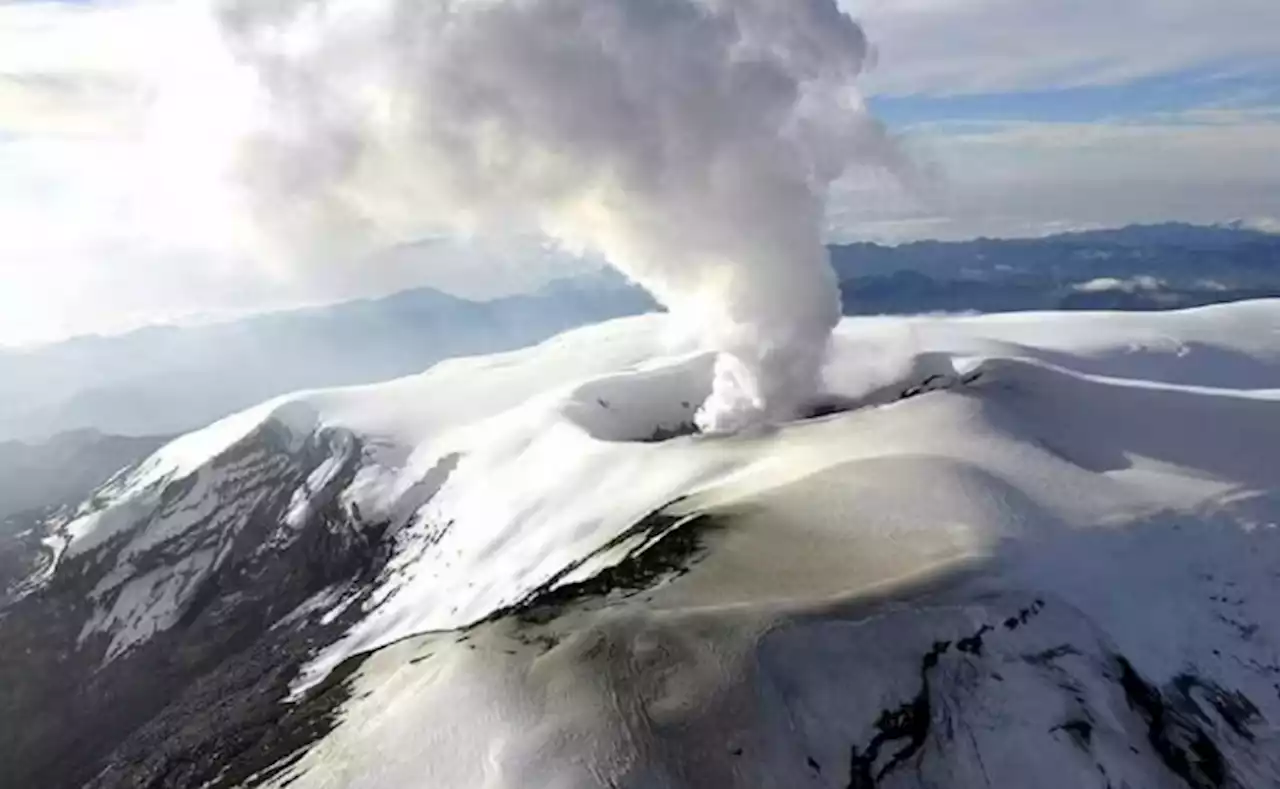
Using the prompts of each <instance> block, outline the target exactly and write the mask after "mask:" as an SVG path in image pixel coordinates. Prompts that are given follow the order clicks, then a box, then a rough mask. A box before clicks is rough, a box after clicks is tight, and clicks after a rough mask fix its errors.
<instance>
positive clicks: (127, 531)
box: [0, 301, 1280, 789]
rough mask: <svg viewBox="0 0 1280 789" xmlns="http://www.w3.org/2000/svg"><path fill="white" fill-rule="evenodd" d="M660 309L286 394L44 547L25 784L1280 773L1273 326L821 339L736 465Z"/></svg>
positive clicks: (652, 783) (1279, 520)
mask: <svg viewBox="0 0 1280 789" xmlns="http://www.w3.org/2000/svg"><path fill="white" fill-rule="evenodd" d="M668 321H669V319H668V318H666V317H664V316H660V315H650V316H643V317H638V318H628V319H623V320H618V321H614V322H610V323H606V324H601V325H598V326H593V327H589V328H586V329H581V330H577V331H574V332H571V333H568V334H565V335H561V336H559V337H557V338H555V339H553V340H551V341H549V342H546V343H544V344H542V345H539V346H537V347H534V348H530V349H526V350H522V351H516V352H512V353H507V354H502V355H497V356H490V357H479V358H472V359H461V360H455V361H450V362H445V363H443V364H439V365H437V366H435V367H433V368H431V369H430V370H428V371H426V372H424V373H422V374H420V375H417V376H412V377H409V378H405V379H401V380H398V381H395V382H392V383H388V384H380V385H375V386H368V387H359V388H347V389H335V390H323V391H314V392H305V393H300V394H297V395H291V396H287V397H283V398H279V399H277V400H274V401H271V402H269V403H266V404H263V405H262V406H260V407H258V408H255V409H252V410H250V411H247V412H244V413H241V414H238V415H236V416H234V417H231V418H229V419H226V420H223V421H222V422H219V423H217V424H214V425H212V426H210V427H209V428H206V429H205V430H202V431H198V432H196V433H193V434H190V435H188V436H185V437H183V438H180V439H178V440H177V441H175V442H173V443H171V444H170V445H168V446H166V447H165V448H163V449H161V450H160V451H159V452H158V453H157V454H155V455H154V456H153V457H151V458H150V459H149V460H147V461H145V462H144V463H142V464H141V465H139V466H138V467H136V468H134V469H131V470H127V471H125V472H122V473H121V474H120V475H118V476H117V477H116V478H115V479H113V480H112V481H111V482H109V483H108V484H107V485H106V486H104V488H102V489H101V490H100V491H99V492H98V494H96V495H95V496H94V497H93V498H92V499H91V500H90V501H89V502H86V503H85V504H84V505H82V506H81V507H80V508H79V509H78V510H75V511H69V512H66V513H64V514H63V515H61V516H59V517H57V518H55V519H53V520H51V521H50V522H48V523H46V524H45V526H44V528H45V530H46V536H45V546H46V551H45V553H44V554H43V556H41V557H39V558H33V559H32V570H31V574H30V576H29V578H28V579H27V580H26V581H25V582H24V584H23V585H22V586H20V587H19V588H18V589H16V590H15V591H14V594H13V595H12V600H11V601H10V602H9V603H8V604H6V606H5V608H3V609H0V638H3V639H5V641H6V643H15V644H20V645H22V646H23V647H24V649H25V651H24V652H23V653H22V654H21V655H20V656H19V655H18V654H17V650H9V652H7V653H6V655H5V656H4V657H0V676H3V677H4V678H5V682H6V683H11V682H17V683H26V686H25V687H26V688H27V689H26V690H12V689H11V690H6V691H3V692H0V704H2V705H3V706H0V714H2V715H3V716H4V717H5V718H6V719H7V720H6V722H5V724H4V725H6V726H13V725H15V724H12V723H10V722H9V721H12V720H16V719H17V718H16V716H25V718H26V719H28V720H29V719H32V718H34V719H35V720H36V722H35V723H34V724H33V725H32V726H30V727H26V730H25V731H24V732H18V730H17V729H15V730H14V734H13V736H12V737H0V743H3V744H0V756H3V757H4V760H5V761H6V762H7V763H11V764H13V765H16V768H15V769H14V771H13V774H14V775H17V776H19V778H20V779H22V780H25V781H27V783H19V784H16V785H21V786H27V785H30V786H36V785H39V786H62V785H66V786H79V785H91V786H102V787H105V786H155V787H160V786H166V787H168V786H173V787H178V786H200V785H206V784H207V785H213V786H236V785H244V786H252V785H259V784H262V785H272V786H284V785H286V784H287V785H289V786H291V787H294V788H295V789H297V788H298V787H347V786H351V787H417V786H421V787H494V789H496V788H497V787H533V786H538V787H544V786H545V787H553V786H554V787H584V789H585V787H637V789H639V788H640V787H682V788H683V787H775V786H776V787H794V786H815V787H817V786H831V787H868V786H885V787H889V786H921V787H923V786H949V787H961V786H1063V787H1084V786H1097V787H1105V786H1125V785H1128V786H1171V787H1172V786H1186V785H1190V786H1194V787H1201V786H1204V787H1210V786H1241V787H1257V786H1275V785H1280V738H1278V735H1277V733H1276V728H1275V727H1276V724H1277V723H1278V722H1280V614H1278V613H1277V612H1276V609H1275V606H1274V605H1273V600H1274V599H1275V595H1276V594H1277V592H1280V541H1278V540H1277V536H1276V535H1277V533H1278V532H1277V528H1280V302H1277V301H1257V302H1248V303H1240V304H1234V305H1229V306H1221V307H1212V308H1204V309H1199V310H1193V311H1186V312H1177V313H1160V314H1153V313H1142V314H1138V313H1133V314H1121V313H1073V314H1056V313H1034V314H1032V313H1027V314H1014V315H1002V316H984V317H946V318H943V317H922V318H912V319H902V318H892V319H891V318H859V319H846V320H845V321H844V322H843V323H842V324H841V325H840V326H839V327H838V329H837V331H836V334H835V338H834V341H833V349H832V353H831V356H830V361H829V363H828V365H827V367H826V369H825V371H824V380H825V390H824V395H823V398H822V400H821V402H817V403H815V404H814V407H813V409H812V411H813V412H814V413H816V414H818V415H817V416H815V417H813V418H809V419H803V420H799V421H796V422H793V423H789V424H784V425H778V426H774V427H770V428H768V429H757V430H754V431H751V432H748V433H742V434H738V435H732V436H701V435H696V434H691V430H690V423H691V421H692V419H693V416H694V412H695V410H696V409H697V408H698V406H699V405H700V404H701V403H702V402H703V401H704V400H705V399H706V397H707V395H708V392H709V389H710V385H711V378H712V368H713V364H714V359H713V358H712V356H711V355H709V354H706V353H703V352H701V351H699V350H698V349H697V348H696V347H695V346H694V345H693V344H692V342H691V341H690V340H688V339H687V338H685V337H683V336H682V335H679V334H677V333H675V332H674V331H673V330H672V327H671V326H669V325H668ZM10 653H13V654H10ZM55 664H56V668H55V667H54V666H55ZM31 677H35V678H34V679H31ZM68 677H70V678H71V679H74V680H76V681H68ZM76 678H79V679H76ZM77 683H80V684H79V685H77ZM155 688H159V689H161V690H163V693H164V694H165V696H164V697H163V698H161V699H159V700H158V701H157V700H155V699H151V700H148V701H146V702H142V701H138V700H137V699H136V698H135V697H136V696H138V695H139V694H143V695H147V694H148V691H149V690H150V694H149V695H152V696H154V695H156V691H155V690H154V689H155ZM122 699H123V701H121V700H122ZM211 699H212V700H216V702H217V703H216V704H214V703H212V702H211V701H210V700H211ZM211 705H212V706H211ZM54 708H56V709H57V710H58V711H56V712H51V711H49V710H51V709H54ZM64 708H65V711H64ZM211 710H216V712H215V711H211ZM42 715H48V716H54V717H52V718H50V719H49V720H47V721H46V720H42V719H41V718H40V716H42ZM94 715H97V716H102V717H103V719H104V720H109V721H111V722H112V723H113V726H114V728H112V727H104V726H103V725H101V722H100V721H95V720H93V718H92V716H94ZM104 728H107V729H110V731H104ZM175 732H177V733H178V734H175ZM6 749H7V750H6ZM286 757H287V759H286ZM281 760H286V761H281ZM86 782H87V784H86Z"/></svg>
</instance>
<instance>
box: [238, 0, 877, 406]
mask: <svg viewBox="0 0 1280 789" xmlns="http://www.w3.org/2000/svg"><path fill="white" fill-rule="evenodd" d="M220 19H221V23H222V25H223V28H224V31H225V33H226V35H227V38H228V41H229V42H230V44H231V46H232V47H233V49H234V51H235V53H236V55H237V57H238V58H240V59H241V60H242V62H246V63H249V64H252V66H253V67H254V69H255V70H256V71H257V73H258V74H259V77H260V79H261V80H262V83H263V84H264V85H265V86H266V87H267V89H268V94H269V96H270V100H271V112H270V117H271V119H272V120H271V123H270V124H269V125H268V126H267V127H266V128H265V129H264V130H263V131H262V133H261V134H258V135H256V136H255V137H254V139H253V140H252V144H251V145H250V147H249V148H248V149H247V156H246V158H245V159H244V162H243V168H244V175H245V178H246V179H247V180H248V182H249V183H250V184H251V185H252V186H253V189H254V194H255V195H257V196H258V198H259V199H260V200H261V201H262V202H261V204H260V208H259V211H258V213H259V215H260V216H262V217H267V218H269V220H270V222H271V223H272V224H273V226H274V229H275V231H276V232H277V234H283V235H284V236H285V237H293V238H295V239H325V242H324V243H326V244H334V243H338V242H337V241H335V240H334V239H335V237H337V238H342V239H349V238H361V239H368V238H383V239H396V238H398V237H401V236H405V235H411V234H413V233H415V232H421V230H422V228H423V227H427V226H432V227H447V228H449V229H451V230H452V231H454V232H463V233H479V234H484V233H493V232H511V231H513V230H526V229H534V230H537V231H539V232H541V233H543V234H546V235H547V236H550V237H551V238H553V239H555V240H557V241H558V242H559V243H561V244H562V245H564V246H565V247H567V248H569V249H572V250H576V251H589V252H594V253H598V254H600V255H602V256H603V257H604V258H605V259H607V260H608V261H609V262H610V263H611V264H612V265H614V266H615V267H617V268H618V269H620V270H621V271H622V272H624V273H625V274H626V275H627V276H629V277H630V278H632V279H633V280H635V281H636V282H637V283H639V284H640V285H642V286H643V287H645V288H646V289H648V290H649V291H650V292H651V293H652V294H653V295H654V296H655V297H656V298H658V299H659V300H660V301H661V302H662V303H663V304H665V305H666V306H667V307H668V308H669V309H670V310H671V312H672V313H673V315H676V316H678V317H680V318H682V319H684V320H685V321H688V322H689V323H691V324H693V325H694V326H696V327H697V329H698V330H699V331H700V332H701V334H702V336H703V337H704V339H705V342H706V344H707V345H708V347H709V348H711V349H714V350H715V351H717V352H718V354H719V356H718V361H717V366H716V374H715V380H714V382H713V392H712V394H711V396H710V398H709V399H708V400H707V402H706V403H705V404H704V405H703V407H702V409H701V411H700V412H699V416H698V421H699V424H700V426H701V427H702V428H703V429H704V430H709V431H724V430H734V429H737V428H740V427H742V426H744V425H747V424H751V423H753V422H757V421H761V420H778V419H786V418H790V417H792V416H794V415H795V413H796V411H797V409H799V408H800V407H802V406H803V405H804V403H805V401H806V400H807V399H808V398H810V397H811V396H812V395H813V393H814V390H815V388H816V387H817V386H818V382H819V375H820V371H821V367H822V362H823V359H824V356H825V353H826V350H827V346H828V342H829V338H830V332H831V329H832V328H833V326H834V325H835V323H836V321H837V320H838V319H839V312H840V309H839V294H838V290H837V283H836V281H835V276H834V274H833V272H832V270H831V267H830V265H829V262H828V259H827V252H826V249H825V246H824V243H823V223H824V215H825V211H824V202H825V198H826V194H827V190H828V187H829V186H830V184H831V183H832V181H833V180H834V179H836V178H838V177H839V176H840V175H841V174H842V173H844V172H845V171H846V170H847V169H848V168H849V167H851V166H857V167H873V168H889V169H893V168H894V167H895V166H896V163H897V159H898V156H897V153H896V152H895V149H894V147H893V146H892V144H891V143H890V142H889V141H888V139H887V138H886V136H885V134H884V133H883V131H882V130H881V128H880V126H879V125H878V124H876V123H875V122H874V120H873V119H871V118H870V116H869V115H868V114H867V112H866V109H865V106H864V103H863V101H862V99H861V96H860V94H859V93H858V92H857V90H856V88H855V86H854V80H855V78H856V77H857V76H858V74H859V72H860V70H861V69H862V67H863V64H864V61H865V59H866V57H867V51H868V49H867V42H866V40H865V38H864V36H863V33H862V30H861V29H860V28H859V27H858V25H857V24H855V23H854V22H853V21H852V20H851V19H850V18H849V17H848V16H846V15H845V14H844V13H843V12H841V11H840V10H839V9H838V8H837V6H836V4H835V2H834V0H434V1H433V0H372V2H370V0H359V1H356V0H338V1H337V2H319V1H318V0H316V1H303V2H298V1H297V0H292V1H290V0H285V1H284V2H280V1H278V0H277V1H274V2H264V0H236V1H235V2H231V3H226V4H224V5H222V6H221V7H220ZM320 229H323V230H324V232H323V233H321V232H318V231H319V230H320Z"/></svg>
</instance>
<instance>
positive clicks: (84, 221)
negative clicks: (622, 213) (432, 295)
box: [0, 0, 1280, 345]
mask: <svg viewBox="0 0 1280 789" xmlns="http://www.w3.org/2000/svg"><path fill="white" fill-rule="evenodd" d="M842 2H843V5H844V7H845V9H846V10H847V11H849V12H850V13H851V14H852V15H853V16H854V17H855V18H856V19H858V20H859V21H860V22H861V24H862V25H863V27H864V29H865V31H866V34H867V36H868V38H869V39H870V41H871V43H872V46H873V47H874V49H875V58H874V64H873V68H872V69H871V70H870V72H869V73H867V74H866V75H865V76H864V78H863V81H862V87H863V90H864V92H865V94H866V95H867V97H868V103H869V106H870V108H871V109H872V111H873V112H874V113H875V114H876V115H877V117H879V118H880V119H881V120H882V121H883V122H884V123H885V124H886V126H887V127H888V128H889V130H890V132H891V133H892V134H893V135H894V137H895V138H896V139H897V140H898V142H899V144H900V145H901V146H902V148H903V149H904V150H905V151H907V152H908V153H909V154H910V156H911V159H912V161H913V162H915V163H916V164H917V169H918V170H919V172H920V173H922V174H923V176H922V177H921V178H920V179H918V181H917V182H915V183H913V184H912V185H911V186H910V187H906V186H903V185H900V184H897V183H895V182H892V181H891V179H884V180H873V181H870V182H869V181H867V180H865V179H862V180H859V181H857V182H849V183H842V184H837V187H836V189H835V190H834V193H833V195H832V199H831V202H830V206H829V211H828V215H829V216H828V233H829V236H830V239H831V240H832V241H843V240H854V239H871V240H879V241H885V242H900V241H906V240H912V239H917V238H944V239H947V238H967V237H973V236H976V235H995V236H1006V235H1017V236H1022V235H1042V234H1045V233H1049V232H1054V231H1057V230H1063V229H1071V228H1081V227H1097V226H1112V225H1121V224H1126V223H1130V222H1148V221H1164V220H1184V221H1193V222H1217V221H1227V220H1234V219H1246V220H1250V221H1255V222H1257V223H1258V224H1259V226H1265V227H1274V226H1277V225H1276V224H1275V222H1276V218H1277V217H1280V45H1277V43H1276V38H1275V31H1276V30H1280V2H1276V0H1220V1H1219V2H1213V3H1208V2H1204V0H842ZM252 79H253V77H252V75H251V74H250V73H248V72H247V70H246V69H245V68H244V66H243V65H242V64H239V63H237V62H236V61H235V60H234V58H232V57H231V55H230V54H229V52H228V51H227V49H226V47H225V46H223V41H222V39H221V38H220V36H219V33H218V30H217V29H216V27H215V26H213V25H212V24H211V22H210V19H209V17H208V15H207V14H206V13H205V10H204V5H203V3H202V0H78V1H76V2H67V1H64V2H37V1H31V0H18V1H17V2H14V0H0V345H22V344H27V343H36V342H46V341H51V340H56V339H59V338H62V337H66V336H70V335H76V334H83V333H110V332H117V331H122V330H127V329H129V328H132V327H136V326H139V325H144V324H147V323H154V322H164V321H191V320H202V319H210V318H221V317H227V316H232V315H236V314H241V313H247V312H254V311H261V310H266V309H274V308H280V307H285V306H292V305H298V304H308V303H321V302H329V301H335V300H341V299H344V298H350V297H359V296H369V295H377V294H381V293H388V292H393V291H395V290H398V289H403V288H406V287H411V286H416V285H432V286H436V287H440V288H442V289H445V290H449V291H451V292H455V293H459V294H461V295H465V296H470V297H475V298H484V297H490V296H495V295H501V294H503V293H506V292H516V291H520V290H524V289H527V288H530V287H534V286H536V285H537V284H538V283H539V282H542V281H545V280H546V279H547V278H548V277H552V276H557V275H571V274H573V273H576V272H577V271H580V270H582V269H584V268H588V267H590V266H591V265H592V264H591V263H590V262H588V261H580V260H575V259H573V258H571V257H570V256H567V255H565V254H563V253H560V252H558V251H556V250H555V249H553V248H551V247H549V246H548V245H547V244H546V243H545V242H542V241H540V240H538V239H534V238H512V239H506V240H502V241H496V240H486V241H485V242H483V243H481V242H479V241H477V240H475V239H471V240H454V239H445V238H438V239H429V240H426V241H424V242H423V243H415V244H412V245H410V246H404V247H396V248H391V249H387V250H383V251H381V252H377V253H373V254H362V255H352V256H349V257H347V258H340V259H338V260H336V261H334V262H329V263H326V264H325V265H315V266H305V267H297V266H283V265H279V264H277V263H274V262H273V259H272V256H271V255H270V254H268V253H267V252H266V251H264V250H261V249H256V248H254V249H246V248H245V246H244V245H243V244H242V243H240V242H239V239H241V238H242V237H243V232H242V231H243V227H242V224H243V221H244V214H243V210H242V206H241V205H239V204H238V203H236V202H235V199H234V198H233V197H232V196H231V195H229V194H228V192H227V191H226V190H225V189H224V188H223V182H222V180H220V179H221V178H222V173H224V172H225V169H226V166H227V164H228V162H227V161H226V160H225V157H226V156H227V153H226V151H225V150H224V149H223V148H222V147H221V146H219V145H217V144H215V143H216V141H217V140H220V139H224V138H225V137H226V136H227V135H228V134H229V133H231V132H233V131H234V130H235V129H236V128H239V127H240V126H243V125H244V124H246V123H250V122H251V121H252V118H253V113H254V107H253V106H252V102H251V101H250V100H249V99H248V98H247V97H248V96H249V95H251V93H252V91H251V89H250V88H251V85H250V83H251V81H252Z"/></svg>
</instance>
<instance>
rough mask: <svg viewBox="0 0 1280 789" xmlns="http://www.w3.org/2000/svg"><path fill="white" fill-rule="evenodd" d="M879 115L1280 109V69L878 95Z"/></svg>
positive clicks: (953, 118)
mask: <svg viewBox="0 0 1280 789" xmlns="http://www.w3.org/2000/svg"><path fill="white" fill-rule="evenodd" d="M868 103H869V104H870V106H871V110H872V112H873V113H874V114H875V115H876V116H877V117H879V118H880V119H881V120H883V121H884V122H885V123H886V124H888V125H889V126H890V127H895V128H902V127H906V126H912V125H916V124H924V123H948V122H958V121H961V122H963V121H977V122H981V121H993V122H998V121H1040V122H1057V123H1090V122H1095V121H1109V120H1124V119H1126V118H1137V117H1143V116H1151V115H1161V114H1175V113H1180V112H1187V111H1189V110H1197V109H1257V108H1265V107H1280V71H1254V72H1236V73H1231V72H1229V71H1224V70H1222V69H1214V70H1210V69H1198V70H1195V71H1184V72H1179V73H1176V74H1167V75H1160V76H1156V77H1147V78H1144V79H1139V80H1134V81H1132V82H1128V83H1124V84H1119V85H1097V86H1087V87H1077V88H1061V89H1052V90H1034V91H1021V92H1013V93H979V94H965V95H954V96H925V95H913V96H872V97H870V98H869V99H868Z"/></svg>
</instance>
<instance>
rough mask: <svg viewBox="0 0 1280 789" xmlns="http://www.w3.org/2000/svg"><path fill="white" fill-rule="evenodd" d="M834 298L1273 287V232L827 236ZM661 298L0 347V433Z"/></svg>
mask: <svg viewBox="0 0 1280 789" xmlns="http://www.w3.org/2000/svg"><path fill="white" fill-rule="evenodd" d="M831 253H832V261H833V265H834V266H835V269H836V271H837V273H838V275H839V277H840V281H841V289H842V292H843V299H844V310H845V312H846V314H851V315H853V314H903V313H920V312H961V311H977V312H1000V311H1009V310H1026V309H1069V310H1070V309H1125V310H1149V309H1167V308H1174V307H1185V306H1194V305H1200V304H1209V303H1218V302H1227V301H1237V300H1242V299H1247V298H1257V297H1267V296H1280V236H1278V235H1272V234H1268V233H1264V232H1259V231H1256V230H1251V229H1249V228H1246V227H1244V226H1239V225H1234V226H1233V225H1226V226H1208V227H1205V226H1197V225H1186V224H1177V223H1170V224H1162V225H1145V226H1132V227H1125V228H1120V229H1116V230H1098V231H1088V232H1081V233H1069V234H1062V235H1056V236H1048V237H1045V238H1036V239H985V238H984V239H977V240H974V241H966V242H936V241H921V242H915V243H910V244H902V245H899V246H882V245H878V244H870V243H858V244H848V245H841V246H833V247H832V248H831ZM653 309H656V305H655V304H654V302H653V301H652V299H650V298H649V297H648V295H647V294H645V293H644V292H643V291H641V290H639V289H638V288H635V287H633V286H630V285H628V284H626V283H625V282H623V281H622V280H621V279H620V278H619V277H617V276H614V275H611V274H608V273H604V274H597V275H591V276H587V277H582V278H578V279H574V280H565V281H558V282H554V283H552V284H550V285H548V286H546V287H544V288H543V289H541V290H539V291H537V292H535V293H531V294H528V295H521V296H514V297H509V298H503V299H497V300H494V301H488V302H474V301H467V300H465V299H460V298H456V297H453V296H449V295H447V294H444V293H441V292H439V291H436V290H432V289H428V288H424V289H417V290H411V291H405V292H403V293H399V294H396V295H393V296H390V297H387V298H382V299H375V300H363V301H353V302H348V303H343V304H337V305H333V306H327V307H318V308H311V309H303V310H292V311H287V312H279V313H273V314H267V315H260V316H255V317H250V318H246V319H242V320H238V321H234V322H228V323H223V324H216V325H206V326H197V327H183V328H177V327H155V328H148V329H143V330H140V331H136V332H132V333H129V334H125V335H121V336H117V337H86V338H80V339H74V340H70V341H67V342H63V343H58V344H54V345H49V346H45V347H42V348H37V349H33V350H26V351H3V350H0V441H3V440H6V439H15V438H17V439H43V438H44V437H47V436H51V435H54V434H56V433H59V432H62V431H66V430H73V429H81V428H93V429H96V430H100V431H103V432H106V433H115V434H123V435H147V434H162V433H163V434H167V433H175V432H180V431H184V430H189V429H192V428H195V427H198V426H200V425H202V424H205V423H208V422H210V421H212V420H214V419H217V418H219V417H221V416H223V415H225V414H228V413H231V412H233V411H236V410H239V409H242V408H245V407H248V406H251V405H253V404H255V403H258V402H260V401H262V400H264V399H267V398H270V397H272V396H275V395H278V394H282V393H285V392H290V391H296V390H299V389H307V388H314V387H322V386H337V385H344V384H360V383H371V382H375V381H380V380H386V379H389V378H394V377H398V376H402V375H406V374H409V373H413V372H417V371H420V370H422V369H424V368H426V367H428V366H430V365H431V364H434V363H435V362H437V361H440V360H442V359H445V358H449V357H454V356H459V355H467V354H480V353H493V352H497V351H502V350H507V349H512V348H516V347H519V346H523V345H528V344H531V343H534V342H537V341H540V340H542V339H545V338H546V337H549V336H551V335H553V334H556V333H558V332H561V331H564V330H566V329H569V328H573V327H576V326H581V325H585V324H589V323H595V322H598V321H601V320H604V319H607V318H613V317H618V316H622V315H630V314H636V313H640V312H646V311H650V310H653Z"/></svg>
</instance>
